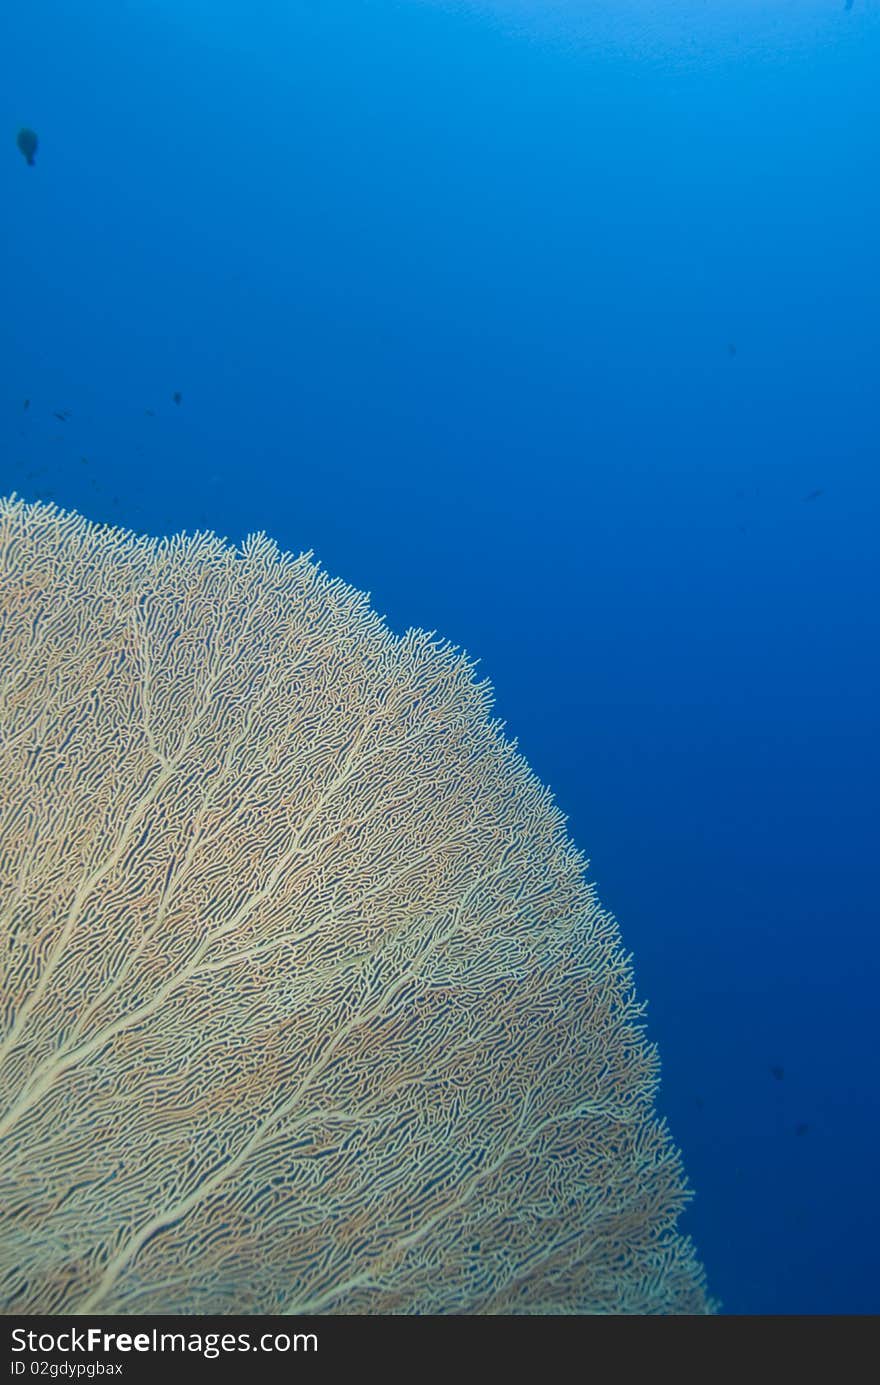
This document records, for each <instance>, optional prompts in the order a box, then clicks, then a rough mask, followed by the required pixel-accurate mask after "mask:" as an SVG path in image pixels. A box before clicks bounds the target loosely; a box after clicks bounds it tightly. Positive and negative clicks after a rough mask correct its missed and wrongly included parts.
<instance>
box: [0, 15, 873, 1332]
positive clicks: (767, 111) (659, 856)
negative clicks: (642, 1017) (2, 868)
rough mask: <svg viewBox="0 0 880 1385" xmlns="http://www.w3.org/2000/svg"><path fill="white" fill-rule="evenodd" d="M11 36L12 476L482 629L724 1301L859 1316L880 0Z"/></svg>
mask: <svg viewBox="0 0 880 1385" xmlns="http://www.w3.org/2000/svg"><path fill="white" fill-rule="evenodd" d="M3 31H4V39H3V43H2V45H0V72H2V80H0V116H2V118H0V135H2V137H3V139H5V141H6V142H5V146H4V147H5V152H4V153H3V154H2V157H0V198H2V207H3V217H2V236H3V254H2V258H0V284H2V291H0V300H2V303H3V312H2V315H0V333H2V338H0V362H2V371H0V420H2V422H0V427H2V447H0V493H3V494H8V493H10V492H11V491H16V492H18V494H19V495H22V496H23V497H24V498H26V499H28V500H33V499H38V498H42V499H51V500H53V501H56V502H57V503H58V504H60V505H62V506H65V507H72V508H75V509H77V510H80V511H81V512H82V513H84V514H85V515H87V516H88V517H89V518H92V519H95V520H101V521H106V522H113V523H116V524H120V525H122V526H124V527H127V528H131V529H135V530H138V531H143V532H149V533H152V534H162V533H170V532H175V531H178V530H180V529H189V530H192V529H194V528H198V527H210V528H212V529H214V530H215V531H217V532H218V533H219V534H221V535H225V536H227V537H229V538H230V539H232V540H238V539H240V538H241V537H243V536H244V535H245V534H247V533H248V532H250V531H252V530H260V529H263V530H266V531H268V532H269V533H271V534H272V535H273V537H275V538H276V539H277V540H278V541H279V543H280V544H281V545H282V546H283V547H285V548H288V549H292V550H294V551H300V550H302V549H311V550H314V552H315V554H316V556H317V557H318V558H319V559H320V560H321V562H322V564H323V565H324V566H325V567H326V568H327V569H329V571H330V572H332V573H334V574H337V575H339V576H341V577H343V578H345V579H346V580H347V581H348V582H350V583H351V584H352V585H354V586H357V587H359V588H361V589H364V590H367V591H370V592H371V593H372V599H373V603H374V605H375V606H376V607H377V608H378V609H379V610H380V611H382V612H384V613H385V614H386V615H387V618H388V621H389V623H390V625H391V626H392V628H393V629H395V630H397V631H401V632H402V631H403V630H405V629H406V628H407V627H408V626H410V625H418V626H421V627H424V628H428V629H432V630H437V631H439V632H441V633H442V634H443V635H444V636H446V637H448V638H449V639H451V640H453V641H454V642H456V643H457V644H460V645H462V646H464V647H465V648H466V649H467V650H468V651H469V653H470V654H471V655H473V656H475V657H478V658H479V659H480V660H481V664H480V671H481V673H483V674H484V675H486V676H488V677H490V678H491V679H492V681H493V683H494V685H495V687H496V691H497V707H498V712H499V715H501V716H502V717H504V718H505V719H506V721H507V724H508V729H509V732H510V734H511V735H515V736H516V737H517V738H518V740H519V743H520V748H521V749H522V751H523V752H524V753H525V754H526V756H527V757H528V759H529V760H530V762H531V764H532V765H533V767H534V769H535V771H536V772H537V773H538V774H539V775H540V777H541V778H542V779H544V780H545V781H546V782H548V783H550V784H551V785H552V786H553V788H554V790H555V793H556V795H557V800H558V802H559V803H560V805H561V806H562V808H563V809H564V811H565V812H566V813H567V814H568V816H569V822H570V830H571V833H572V835H573V837H574V838H575V840H576V841H577V843H578V844H579V846H580V847H581V848H582V849H583V850H585V851H586V852H587V853H588V854H589V856H590V858H591V874H592V877H593V878H594V879H595V880H596V881H597V884H598V889H599V892H600V895H601V897H602V900H603V902H604V903H605V904H606V905H607V907H609V908H610V909H612V910H613V911H614V912H615V914H616V915H617V917H618V918H619V920H620V923H621V927H622V930H623V936H624V939H625V942H626V945H627V947H628V948H629V949H630V950H631V951H632V952H633V954H634V958H635V966H636V976H637V981H638V985H639V989H640V992H641V993H642V994H643V995H644V996H645V997H646V998H647V999H648V1001H649V1025H650V1035H651V1037H652V1038H653V1039H654V1040H655V1041H656V1042H657V1044H658V1046H659V1048H660V1052H661V1056H662V1060H663V1085H662V1089H661V1092H660V1098H659V1105H660V1109H661V1110H662V1111H663V1113H664V1114H665V1115H666V1116H667V1118H668V1120H669V1123H670V1126H671V1129H672V1132H673V1134H674V1137H675V1139H676V1141H677V1142H678V1144H679V1145H680V1146H681V1148H682V1151H683V1155H684V1160H685V1165H686V1168H687V1171H688V1174H689V1178H690V1182H691V1184H692V1186H693V1188H694V1190H695V1194H696V1196H695V1198H694V1201H693V1203H692V1205H691V1207H690V1208H689V1210H688V1212H687V1214H686V1216H685V1219H684V1224H685V1226H686V1228H687V1230H688V1231H689V1232H690V1233H691V1234H692V1235H693V1237H694V1239H695V1241H696V1244H697V1247H698V1249H699V1252H700V1255H701V1257H702V1258H703V1260H704V1262H705V1265H706V1268H707V1272H708V1276H709V1283H710V1287H711V1290H712V1292H713V1293H714V1294H715V1295H717V1296H718V1297H719V1298H720V1299H721V1300H722V1302H723V1308H724V1311H726V1312H730V1313H776V1312H782V1313H839V1312H843V1313H864V1312H872V1311H873V1312H876V1311H877V1310H878V1308H880V1266H878V1246H880V1216H878V1210H880V1199H878V1191H877V1176H876V1168H877V1155H876V1150H877V1145H878V1137H880V1102H878V1087H877V1076H876V1065H877V1057H876V1055H877V973H878V952H880V944H878V940H877V938H878V930H877V924H878V915H880V910H878V898H877V817H878V814H877V784H878V779H880V764H878V760H880V754H878V748H880V736H878V729H880V728H878V720H880V718H878V683H880V653H878V651H880V643H878V633H880V632H878V612H880V562H878V539H877V532H878V513H880V505H878V500H880V484H878V462H880V454H878V365H880V326H878V324H880V276H878V269H877V266H878V253H877V248H878V245H880V179H878V168H880V164H878V152H880V151H878V143H880V141H878V135H880V82H878V80H877V74H878V71H880V0H852V3H851V4H847V3H846V0H775V3H763V0H762V2H760V3H759V0H706V2H705V3H704V0H567V3H563V0H480V3H477V0H473V3H471V0H445V3H440V0H322V3H321V4H316V3H314V0H248V3H247V4H244V3H243V0H211V2H210V3H208V0H88V3H86V4H83V3H81V0H30V3H29V4H28V5H26V6H25V5H19V6H16V7H14V8H12V9H10V11H9V13H7V14H4V19H3ZM22 126H26V127H30V128H32V129H33V130H34V131H35V132H36V133H37V135H38V139H39V144H38V148H37V151H36V155H35V160H34V166H33V167H29V166H28V165H27V163H26V162H25V159H24V158H23V157H22V154H21V152H20V151H19V149H17V148H16V135H17V133H18V130H19V129H20V127H22ZM4 131H5V135H3V132H4ZM25 401H28V404H27V407H25Z"/></svg>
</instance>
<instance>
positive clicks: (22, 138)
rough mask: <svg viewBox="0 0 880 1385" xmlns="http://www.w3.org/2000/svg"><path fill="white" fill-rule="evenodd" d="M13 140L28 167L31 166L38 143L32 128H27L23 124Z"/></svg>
mask: <svg viewBox="0 0 880 1385" xmlns="http://www.w3.org/2000/svg"><path fill="white" fill-rule="evenodd" d="M15 142H16V144H17V145H18V147H19V149H20V150H21V152H22V154H24V156H25V158H26V159H27V161H28V164H29V165H30V167H31V168H33V166H34V155H35V154H36V152H37V145H38V144H39V140H38V139H37V137H36V135H35V134H34V132H33V130H29V129H28V128H27V126H26V125H25V126H23V127H22V129H20V130H19V132H18V134H17V135H16V137H15Z"/></svg>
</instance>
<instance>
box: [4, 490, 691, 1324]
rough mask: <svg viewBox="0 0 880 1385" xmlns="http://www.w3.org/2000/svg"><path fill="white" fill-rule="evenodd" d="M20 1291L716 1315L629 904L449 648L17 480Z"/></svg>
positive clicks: (235, 553) (8, 766) (11, 1162)
mask: <svg viewBox="0 0 880 1385" xmlns="http://www.w3.org/2000/svg"><path fill="white" fill-rule="evenodd" d="M0 732H2V734H0V946H2V959H3V960H2V966H3V977H2V1040H0V1181H2V1188H0V1217H2V1227H0V1302H2V1304H3V1309H4V1311H5V1312H7V1313H9V1312H39V1313H50V1314H60V1313H87V1312H91V1311H93V1310H100V1311H102V1312H105V1313H125V1314H127V1313H145V1312H152V1313H181V1312H190V1313H219V1314H227V1313H278V1312H280V1313H302V1312H314V1313H416V1312H418V1313H446V1312H456V1313H496V1314H497V1313H503V1314H507V1313H563V1312H574V1313H597V1312H614V1313H617V1312H639V1313H641V1312H705V1311H707V1309H708V1308H709V1307H710V1306H711V1305H710V1304H709V1303H708V1301H707V1299H706V1295H705V1288H704V1279H703V1272H702V1269H701V1267H700V1266H699V1264H698V1262H697V1260H696V1258H695V1255H694V1252H693V1249H692V1247H691V1245H690V1243H689V1241H688V1240H687V1239H686V1238H685V1237H683V1236H682V1235H681V1234H680V1233H679V1231H678V1230H677V1218H678V1215H679V1213H680V1211H681V1209H682V1207H683V1206H684V1204H685V1202H686V1200H687V1196H688V1194H687V1190H686V1185H685V1181H684V1177H683V1173H682V1169H681V1164H680V1159H679V1155H678V1153H677V1151H676V1149H675V1148H674V1146H673V1144H672V1143H671V1140H670V1138H669V1135H668V1133H667V1131H666V1130H665V1128H664V1126H663V1125H662V1123H660V1122H659V1121H658V1120H657V1118H656V1115H655V1113H654V1109H653V1099H654V1093H655V1086H656V1081H657V1062H656V1056H655V1054H654V1052H653V1050H652V1049H651V1047H650V1046H649V1045H648V1043H647V1042H646V1040H645V1038H644V1035H643V1031H642V1023H641V1008H640V1005H639V1002H638V1001H637V999H636V997H635V995H634V991H633V981H632V975H631V969H630V965H629V960H628V958H627V957H626V955H625V954H624V952H623V950H622V947H621V943H620V938H619V934H618V929H617V925H616V923H615V921H614V919H613V918H612V917H611V916H610V915H609V914H608V913H607V912H604V911H603V910H602V909H601V908H600V906H599V904H598V903H597V901H596V899H595V897H594V894H593V890H592V888H591V886H590V885H589V884H588V883H587V881H586V879H585V875H584V861H583V859H582V857H581V856H580V855H579V854H578V852H577V851H576V850H575V848H574V846H573V845H572V844H571V842H570V840H569V839H568V837H567V834H566V830H565V824H564V821H563V818H562V817H561V815H560V813H559V811H558V810H557V809H556V808H555V806H554V805H553V802H552V799H551V797H550V794H549V793H548V791H547V790H546V789H545V788H544V787H542V785H541V784H539V783H538V781H537V780H536V779H535V777H534V775H533V774H532V773H531V771H530V769H529V767H528V765H527V764H526V763H525V761H524V760H523V759H522V758H521V756H520V755H519V754H518V753H517V752H516V750H515V749H514V748H513V747H512V746H511V745H510V743H509V742H508V741H506V739H505V737H504V735H503V732H502V729H501V727H500V726H499V725H498V724H497V723H496V722H494V721H493V720H492V718H491V692H490V689H489V688H488V686H487V685H486V684H485V683H477V682H475V681H474V677H473V669H472V666H471V665H470V664H469V663H468V662H467V660H466V659H465V658H464V657H463V656H462V655H461V654H459V653H458V652H456V651H455V650H454V649H452V648H451V647H450V646H448V645H445V644H443V643H440V642H438V641H436V640H435V639H433V638H431V637H429V636H427V635H425V634H423V633H421V632H419V631H410V632H409V633H408V634H406V635H405V636H404V637H403V638H397V637H395V636H394V635H393V634H392V633H391V632H390V631H389V630H388V629H387V628H386V626H385V625H384V623H383V622H382V620H381V619H380V618H379V617H378V616H377V615H376V614H375V613H374V612H373V611H372V610H371V609H370V607H369V604H368V602H367V600H366V598H365V597H363V596H362V595H361V594H359V593H358V592H356V591H354V590H353V589H352V588H350V587H348V586H346V585H345V584H344V583H343V582H341V581H339V580H335V579H333V578H331V577H329V576H327V575H326V574H325V573H324V572H323V571H321V570H320V569H319V568H318V567H317V566H316V565H315V564H314V563H313V562H312V561H311V560H310V559H309V558H308V557H307V556H302V557H297V558H293V557H291V556H289V555H286V554H282V553H279V552H278V551H277V549H276V547H275V545H274V544H272V543H271V542H270V541H269V540H268V539H267V538H266V537H265V536H263V535H257V536H254V537H251V538H249V539H248V540H247V541H246V542H245V543H244V545H243V546H242V547H241V548H240V549H235V548H232V547H230V546H228V545H227V544H226V543H224V542H223V541H221V540H220V539H218V538H216V537H215V536H214V535H212V534H197V535H195V536H192V537H185V536H179V537H176V538H173V539H170V540H163V541H154V540H148V539H144V538H138V537H135V536H133V535H132V534H129V533H125V532H122V531H120V530H114V529H110V528H106V527H103V526H100V525H94V524H90V523H88V522H86V521H85V520H84V519H83V518H81V517H80V516H78V515H76V514H73V513H65V512H63V511H61V510H58V509H56V508H55V507H53V506H51V505H30V504H26V503H24V502H22V501H21V500H19V499H16V498H15V497H13V498H11V499H8V500H5V501H0Z"/></svg>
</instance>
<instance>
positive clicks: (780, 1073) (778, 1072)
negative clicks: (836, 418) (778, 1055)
mask: <svg viewBox="0 0 880 1385" xmlns="http://www.w3.org/2000/svg"><path fill="white" fill-rule="evenodd" d="M770 1071H771V1072H772V1074H773V1076H774V1077H775V1078H776V1081H777V1082H781V1081H782V1079H783V1077H784V1076H785V1068H782V1067H779V1066H778V1065H776V1066H775V1067H771V1069H770Z"/></svg>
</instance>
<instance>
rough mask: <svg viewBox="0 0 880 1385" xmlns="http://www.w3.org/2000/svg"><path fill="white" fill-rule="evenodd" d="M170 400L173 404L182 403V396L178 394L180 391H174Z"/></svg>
mask: <svg viewBox="0 0 880 1385" xmlns="http://www.w3.org/2000/svg"><path fill="white" fill-rule="evenodd" d="M171 398H172V399H173V400H174V402H175V404H180V403H182V401H183V395H182V394H181V393H180V390H175V391H174V393H173V394H172V396H171Z"/></svg>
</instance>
